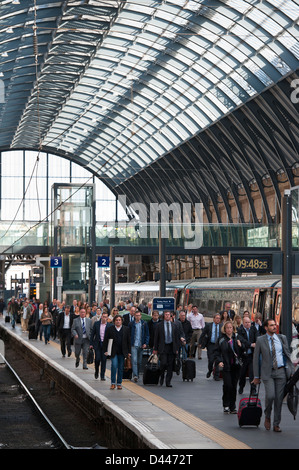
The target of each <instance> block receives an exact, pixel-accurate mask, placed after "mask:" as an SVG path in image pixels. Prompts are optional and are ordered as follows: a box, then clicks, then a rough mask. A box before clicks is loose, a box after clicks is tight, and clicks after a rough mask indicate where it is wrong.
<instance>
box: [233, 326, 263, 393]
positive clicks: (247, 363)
mask: <svg viewBox="0 0 299 470" xmlns="http://www.w3.org/2000/svg"><path fill="white" fill-rule="evenodd" d="M237 331H238V335H240V336H242V338H244V347H245V351H244V354H243V356H242V362H243V364H242V367H241V371H240V377H239V393H240V394H241V393H243V390H244V387H245V383H246V374H247V370H248V377H249V383H250V384H251V393H255V392H256V386H255V385H254V384H252V381H253V363H252V361H253V353H254V348H255V343H256V340H257V337H258V333H257V330H256V328H255V326H252V325H251V321H250V318H249V317H244V318H243V325H241V326H240V327H239V328H238V330H237Z"/></svg>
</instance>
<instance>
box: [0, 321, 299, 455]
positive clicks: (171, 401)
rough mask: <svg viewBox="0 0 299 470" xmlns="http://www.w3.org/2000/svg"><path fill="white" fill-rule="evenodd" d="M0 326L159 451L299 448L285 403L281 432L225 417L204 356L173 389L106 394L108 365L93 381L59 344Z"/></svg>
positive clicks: (134, 388) (137, 387) (139, 387)
mask: <svg viewBox="0 0 299 470" xmlns="http://www.w3.org/2000/svg"><path fill="white" fill-rule="evenodd" d="M0 323H1V326H4V327H6V328H8V329H9V330H10V331H12V332H13V334H15V335H17V336H19V337H20V338H21V339H22V340H23V341H25V342H28V343H29V344H30V347H34V348H36V349H37V350H38V351H40V352H42V353H43V354H45V355H47V356H48V357H49V359H51V360H53V361H55V362H56V363H57V364H59V365H60V367H63V368H64V369H65V370H66V371H69V372H71V373H73V374H75V375H76V376H77V377H78V379H79V380H81V381H83V382H84V383H86V386H87V387H88V389H89V390H90V388H91V389H93V390H94V393H97V394H100V395H101V396H103V397H105V399H106V400H109V401H110V402H111V403H113V404H114V405H115V406H116V407H118V408H119V409H120V410H121V413H122V414H123V417H124V419H128V420H129V421H130V420H132V421H133V422H134V423H138V425H139V427H141V429H142V428H143V429H144V431H145V432H147V433H149V435H150V436H152V439H153V443H154V445H155V446H156V447H157V448H160V449H182V450H183V449H210V450H211V449H298V448H299V439H298V434H299V432H298V430H299V427H298V420H299V413H298V417H297V419H296V420H294V418H293V416H292V415H291V413H290V412H289V410H288V408H287V404H286V403H284V404H283V410H282V421H281V428H282V431H283V432H282V433H274V432H273V431H272V430H271V431H266V430H265V428H264V426H263V417H262V421H261V425H260V426H259V427H258V428H256V427H244V428H240V427H239V425H238V420H237V415H225V414H224V413H223V408H222V400H221V397H222V381H219V382H217V381H215V380H213V378H212V377H211V378H209V379H207V378H206V372H207V355H206V351H203V354H202V360H198V359H195V362H196V369H197V370H196V374H197V375H196V379H195V380H194V381H193V382H191V381H189V382H186V381H185V382H184V381H183V380H182V376H181V375H179V376H178V375H176V374H174V376H173V380H172V385H173V387H172V388H167V387H165V386H163V387H161V386H160V385H158V386H155V385H153V386H144V385H143V383H142V378H140V379H139V382H138V383H137V384H136V383H133V382H132V381H127V380H125V381H124V382H123V390H110V379H109V378H110V370H109V369H110V361H109V360H108V361H107V375H106V381H105V382H104V381H100V380H99V379H97V380H96V379H95V378H94V368H93V365H90V366H89V368H88V370H83V368H82V362H81V363H80V366H79V367H78V368H76V367H75V358H74V355H72V356H71V357H69V358H68V357H65V358H63V357H62V356H61V353H60V345H59V341H58V340H55V341H51V342H50V344H48V345H45V343H44V342H43V341H40V340H30V341H29V340H28V334H27V333H23V332H22V331H21V328H20V326H19V325H17V326H16V328H15V329H14V330H13V329H12V327H11V326H10V325H9V324H5V323H4V321H3V319H0ZM248 392H249V385H248V383H247V384H246V387H245V389H244V393H243V395H238V396H237V402H239V400H240V399H241V398H242V397H245V396H247V395H248ZM260 398H261V400H262V404H263V405H264V386H263V385H261V388H260Z"/></svg>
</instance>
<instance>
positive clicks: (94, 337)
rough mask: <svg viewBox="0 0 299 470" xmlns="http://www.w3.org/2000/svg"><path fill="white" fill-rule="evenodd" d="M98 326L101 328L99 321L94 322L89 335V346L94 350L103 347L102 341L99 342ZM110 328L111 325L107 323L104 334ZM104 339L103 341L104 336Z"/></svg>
mask: <svg viewBox="0 0 299 470" xmlns="http://www.w3.org/2000/svg"><path fill="white" fill-rule="evenodd" d="M100 326H101V320H99V321H96V322H95V323H94V324H93V327H92V330H91V333H90V346H92V347H93V348H94V349H97V348H100V347H102V346H103V345H104V341H101V336H100ZM112 326H113V324H112V323H109V322H108V323H107V324H106V330H105V333H106V331H107V328H110V327H112ZM104 339H105V336H104Z"/></svg>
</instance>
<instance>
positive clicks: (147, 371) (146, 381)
mask: <svg viewBox="0 0 299 470" xmlns="http://www.w3.org/2000/svg"><path fill="white" fill-rule="evenodd" d="M160 374H161V371H160V369H159V367H158V366H155V365H153V364H149V363H147V364H145V367H144V371H143V385H158V383H159V378H160Z"/></svg>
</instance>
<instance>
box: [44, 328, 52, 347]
mask: <svg viewBox="0 0 299 470" xmlns="http://www.w3.org/2000/svg"><path fill="white" fill-rule="evenodd" d="M43 333H44V338H45V343H46V344H47V343H48V342H49V340H50V334H51V325H43Z"/></svg>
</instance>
